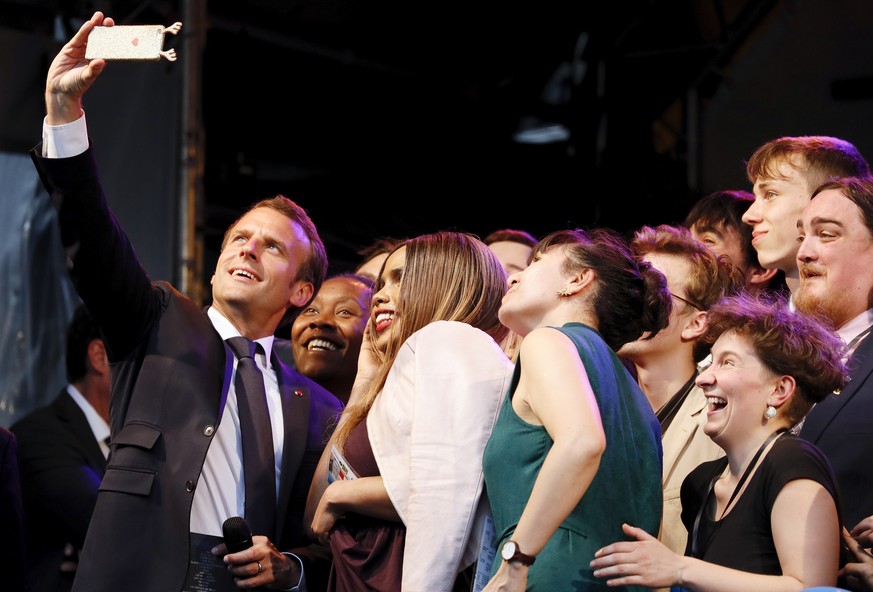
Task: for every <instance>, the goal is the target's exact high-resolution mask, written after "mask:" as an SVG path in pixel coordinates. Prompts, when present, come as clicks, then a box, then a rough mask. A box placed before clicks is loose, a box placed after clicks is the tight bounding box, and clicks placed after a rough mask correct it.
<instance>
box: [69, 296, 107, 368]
mask: <svg viewBox="0 0 873 592" xmlns="http://www.w3.org/2000/svg"><path fill="white" fill-rule="evenodd" d="M95 339H101V340H102V339H103V337H102V335H101V333H100V327H98V326H97V322H96V321H95V320H94V317H92V316H91V313H90V312H89V311H88V309H87V308H86V307H85V305H84V304H80V305H79V306H77V307H76V310H75V311H74V312H73V318H72V319H71V320H70V324H69V325H68V326H67V354H66V355H67V358H66V363H67V382H76V381H77V380H79V379H81V378H82V377H83V376H85V373H86V372H87V371H88V362H87V360H88V345H90V343H91V342H92V341H94V340H95Z"/></svg>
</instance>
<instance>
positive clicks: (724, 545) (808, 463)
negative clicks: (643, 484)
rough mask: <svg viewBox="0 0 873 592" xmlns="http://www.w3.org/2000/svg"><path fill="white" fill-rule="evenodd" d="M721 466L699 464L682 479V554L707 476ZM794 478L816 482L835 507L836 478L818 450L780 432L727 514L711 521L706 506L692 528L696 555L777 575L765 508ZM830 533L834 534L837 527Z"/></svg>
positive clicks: (779, 570) (709, 480) (709, 478)
mask: <svg viewBox="0 0 873 592" xmlns="http://www.w3.org/2000/svg"><path fill="white" fill-rule="evenodd" d="M726 465H727V458H725V457H722V458H719V459H716V460H713V461H708V462H704V463H701V465H700V466H698V467H697V468H696V469H694V470H693V471H692V472H691V473H689V474H688V476H687V477H686V478H685V480H684V481H683V482H682V489H681V498H682V522H683V524H685V527H686V528H687V529H688V532H689V537H688V546H687V547H686V549H685V554H686V555H691V554H692V553H691V549H692V544H693V540H692V537H693V533H694V522H695V519H696V518H697V514H698V511H699V510H700V506H701V504H703V503H706V501H707V494H708V492H709V488H710V484H711V483H712V482H713V479H714V478H715V477H716V476H717V475H720V474H721V473H722V471H723V470H724V468H725V466H726ZM795 479H811V480H813V481H816V482H818V483H820V484H821V485H822V486H823V487H824V488H825V489H826V490H827V491H828V492H829V493H830V494H831V497H833V498H834V502H835V503H836V507H837V508H839V507H840V505H839V492H838V490H837V484H836V479H835V478H834V474H833V470H832V469H831V466H830V463H829V462H828V460H827V458H826V457H825V456H824V454H823V453H822V452H821V451H820V450H819V449H818V448H816V446H815V445H814V444H811V443H810V442H807V441H806V440H802V439H799V438H796V437H794V436H792V435H790V434H784V435H783V436H782V437H780V438H779V439H778V440H777V441H776V443H775V444H774V445H773V447H772V448H771V449H770V451H769V453H767V455H766V456H765V457H764V458H763V460H762V461H761V463H760V465H759V466H758V470H757V471H755V474H754V475H752V476H751V477H750V478H749V482H748V486H747V487H746V490H745V491H744V492H743V493H742V495H739V496H738V497H737V499H736V501H735V502H734V504H733V509H731V510H730V512H729V513H728V514H727V516H725V517H724V518H723V519H722V520H721V521H717V520H715V519H714V517H713V516H712V510H711V509H708V510H706V511H704V512H703V515H702V516H701V517H700V523H699V526H698V532H697V538H698V541H699V542H698V549H699V550H698V556H699V558H700V559H702V560H704V561H708V562H710V563H715V564H718V565H722V566H725V567H730V568H733V569H739V570H742V571H746V572H750V573H757V574H764V575H781V574H782V567H781V565H780V564H779V557H778V555H777V554H776V547H775V546H774V544H773V532H772V530H771V528H770V513H771V511H772V509H773V504H774V503H775V501H776V496H778V495H779V492H780V491H782V488H783V487H785V485H786V484H787V483H788V482H790V481H793V480H795ZM817 536H824V533H817ZM834 536H835V537H839V532H836V533H834ZM837 540H839V539H837Z"/></svg>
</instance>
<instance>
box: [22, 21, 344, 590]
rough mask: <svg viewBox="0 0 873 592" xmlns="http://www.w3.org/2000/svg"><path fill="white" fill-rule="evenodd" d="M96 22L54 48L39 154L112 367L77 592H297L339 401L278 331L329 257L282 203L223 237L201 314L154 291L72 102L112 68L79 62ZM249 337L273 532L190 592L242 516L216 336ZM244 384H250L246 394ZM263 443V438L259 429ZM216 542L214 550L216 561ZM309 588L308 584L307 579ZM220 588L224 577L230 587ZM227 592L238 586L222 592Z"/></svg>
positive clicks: (158, 287) (245, 218)
mask: <svg viewBox="0 0 873 592" xmlns="http://www.w3.org/2000/svg"><path fill="white" fill-rule="evenodd" d="M113 24H114V23H113V21H112V19H109V18H107V19H104V17H103V14H102V13H100V12H97V13H95V14H94V16H93V17H92V18H91V19H90V20H89V21H88V22H86V23H85V24H84V25H82V27H81V28H80V30H79V31H78V32H77V33H76V35H74V36H73V38H72V39H71V40H70V41H69V42H68V43H67V44H66V45H65V46H64V47H63V48H62V50H61V52H60V53H59V54H58V56H57V57H56V58H55V59H54V61H53V62H52V64H51V66H50V68H49V73H48V77H47V80H46V107H47V114H46V119H45V126H44V129H43V139H44V141H43V143H42V145H41V146H38V147H37V148H35V149H34V151H33V159H34V163H35V164H36V167H37V170H38V171H39V173H40V177H41V178H42V180H43V183H44V185H45V186H46V188H47V189H48V190H49V193H50V194H51V195H52V200H53V202H54V203H55V204H56V205H57V207H58V216H59V222H60V229H61V238H62V242H63V244H64V246H65V247H66V248H67V250H68V255H69V257H70V260H71V263H72V267H71V277H72V279H73V282H74V285H75V286H76V289H77V291H78V292H79V295H80V296H81V297H82V300H83V301H84V302H85V304H86V305H87V306H88V309H89V310H90V311H91V312H92V314H93V315H94V317H95V318H96V320H97V322H98V324H99V325H100V328H101V330H102V333H103V339H104V343H105V344H106V350H107V353H108V355H109V360H110V364H111V368H112V395H111V405H110V428H111V434H112V452H111V453H110V456H109V461H108V464H107V467H106V474H105V475H104V477H103V481H102V483H101V486H100V493H99V494H98V498H97V505H96V507H95V509H94V514H93V516H92V519H91V525H90V527H89V530H88V535H87V537H86V539H85V545H84V548H83V550H82V553H81V555H80V562H79V569H78V573H77V575H76V580H75V582H74V584H73V590H74V591H87V592H103V591H107V592H109V591H112V592H117V591H118V590H125V591H128V592H140V591H143V592H145V591H149V592H151V591H155V592H173V591H178V590H183V589H186V588H187V589H194V588H196V589H197V590H203V589H204V585H206V584H209V582H207V581H206V580H209V578H212V580H211V582H212V584H211V585H206V588H205V589H216V588H217V587H221V583H219V582H218V580H219V579H221V578H223V577H224V576H226V575H227V573H226V571H230V573H231V574H232V575H233V576H234V577H236V578H238V579H240V580H242V581H243V585H245V586H246V587H250V586H270V587H271V588H273V589H293V590H296V589H298V588H301V589H302V587H303V585H304V584H305V581H304V579H302V578H301V572H302V571H303V569H302V565H301V562H300V561H299V560H298V559H297V558H296V556H291V555H288V554H284V553H280V552H279V551H278V550H277V547H278V548H279V549H293V548H295V547H298V546H300V545H305V544H307V542H308V541H307V540H306V539H305V531H304V529H303V525H302V515H303V506H304V504H305V499H306V492H307V491H308V488H309V483H310V481H311V476H312V472H313V470H314V467H315V465H316V464H317V462H318V458H319V456H320V454H321V451H322V450H323V448H324V443H325V441H326V438H327V436H328V434H329V430H330V428H331V426H332V425H333V422H334V421H335V419H336V417H337V415H338V414H339V412H340V411H341V407H342V405H341V403H340V402H339V401H338V400H337V399H336V398H335V397H333V396H332V395H331V394H330V393H329V392H327V391H326V390H324V389H322V388H321V387H319V386H318V385H317V384H316V383H314V382H312V381H310V380H308V379H306V378H305V377H303V376H302V375H300V374H298V373H296V372H295V371H293V370H292V369H290V368H289V367H288V366H286V365H285V364H283V363H281V361H280V360H279V359H278V358H277V357H276V356H275V355H273V352H272V343H273V334H274V333H275V331H276V329H277V327H278V326H279V324H280V323H282V322H287V321H288V320H290V319H291V318H293V316H294V315H295V314H296V313H297V312H298V311H299V309H300V308H301V307H303V306H305V305H306V304H307V303H308V302H309V301H310V300H311V299H312V297H313V295H314V294H315V292H316V291H317V290H318V288H319V287H320V286H321V283H322V282H323V281H324V277H325V275H326V272H327V254H326V251H325V248H324V244H323V243H322V241H321V239H320V237H319V236H318V232H317V231H316V228H315V225H314V224H313V223H312V220H310V218H309V216H308V215H307V214H306V212H305V210H303V209H302V208H301V207H299V206H298V205H297V204H295V203H294V202H292V201H291V200H289V199H288V198H286V197H284V196H276V197H274V198H272V199H268V200H263V201H261V202H258V203H256V204H254V206H252V208H250V209H249V210H248V211H247V212H246V213H244V214H243V215H242V216H241V217H240V218H239V219H238V220H237V221H236V222H234V223H233V224H232V225H231V227H230V228H229V229H228V231H227V233H226V234H225V237H224V240H223V243H222V251H221V254H220V255H219V258H218V262H217V264H216V269H215V272H214V275H213V277H212V304H211V306H210V307H209V308H208V310H207V312H206V314H204V313H203V311H202V310H201V309H200V307H199V306H198V305H196V304H195V303H194V302H192V301H191V300H190V299H188V298H187V297H185V296H184V295H182V294H181V293H179V292H178V291H177V290H175V289H174V288H173V287H172V286H171V285H169V284H167V283H166V282H154V283H153V282H151V281H150V280H149V277H148V275H147V274H146V272H145V271H144V270H143V269H142V267H141V265H140V264H139V262H138V260H137V258H136V254H135V253H134V249H133V247H132V245H131V244H130V242H129V240H128V239H127V237H126V235H125V234H124V232H123V231H122V229H121V228H120V227H119V225H118V223H117V221H116V220H115V218H114V216H113V215H112V212H111V211H110V210H109V208H108V205H107V201H106V197H105V195H104V194H103V190H102V187H101V185H100V181H99V175H98V173H97V170H96V166H95V163H94V155H93V153H92V150H91V148H90V146H89V142H88V137H87V129H86V128H85V121H84V117H83V111H82V96H83V95H84V93H85V92H86V91H87V89H88V88H89V87H90V86H91V84H92V83H93V82H94V80H95V79H96V78H97V77H98V76H99V74H100V73H101V72H102V70H103V68H104V67H105V66H106V62H105V61H104V60H102V59H93V60H90V61H89V60H86V59H85V57H84V56H85V46H86V44H87V39H88V35H89V33H90V32H91V30H92V29H93V28H94V27H95V26H100V25H103V26H111V25H113ZM238 336H243V337H246V338H248V339H251V340H254V341H255V342H257V344H258V346H259V347H260V348H262V349H261V353H256V354H255V356H254V358H255V362H256V363H257V366H258V367H259V369H260V370H261V372H262V375H263V378H262V380H263V383H264V384H263V386H264V389H265V391H266V399H267V401H266V402H267V405H268V408H269V420H270V422H269V423H270V425H262V426H260V428H261V431H262V432H266V433H267V434H270V435H271V436H272V448H273V452H274V455H275V467H276V471H275V475H276V478H275V479H271V480H272V481H273V482H270V483H263V486H262V489H261V490H260V493H263V492H265V491H268V489H266V488H273V487H275V491H274V492H273V493H274V494H275V498H276V499H277V504H276V508H275V515H276V519H275V525H271V526H269V527H268V528H266V529H265V530H272V531H273V536H271V537H267V536H263V534H262V532H255V533H254V535H256V536H254V537H253V543H254V544H253V546H252V547H250V548H248V549H245V550H243V551H239V552H236V553H231V554H228V555H225V556H224V558H223V561H224V562H226V563H227V566H226V568H225V566H223V565H221V564H220V559H219V565H218V569H217V570H216V571H215V572H214V573H213V574H211V575H210V576H209V578H206V580H203V581H198V582H193V583H191V585H190V586H189V585H186V578H189V577H190V573H189V569H194V568H195V567H196V566H193V565H192V564H191V563H190V561H189V559H190V560H196V559H201V560H202V561H204V562H207V563H208V561H206V559H204V557H203V554H202V553H200V550H201V549H202V546H199V545H200V544H201V543H200V542H201V541H203V540H206V541H215V542H216V543H218V542H220V541H221V538H220V537H221V534H222V530H221V527H222V524H223V521H224V520H226V519H227V518H228V517H231V516H237V515H243V514H244V512H245V513H246V514H247V508H246V504H245V501H246V498H247V497H252V498H253V497H254V496H249V492H248V491H246V486H245V482H244V480H243V475H244V469H245V467H244V466H243V465H244V463H243V460H242V452H241V451H242V450H243V439H242V435H241V431H240V412H239V409H240V408H239V407H238V406H237V402H238V401H243V400H244V399H243V398H242V397H239V398H238V396H237V395H238V394H240V393H239V391H240V390H241V389H239V388H238V387H237V385H236V381H235V379H234V376H235V375H236V374H237V366H238V364H237V361H236V359H235V356H234V354H233V353H232V352H231V350H230V348H229V346H228V344H227V343H226V341H225V340H227V339H230V338H233V337H238ZM250 385H251V383H250V382H247V383H246V387H245V389H242V390H244V391H245V393H246V395H247V397H248V392H249V387H250ZM260 435H263V434H260ZM223 551H224V547H223V545H220V544H218V545H216V546H215V548H214V552H215V553H219V554H221V553H222V552H223ZM303 578H305V573H304V574H303ZM224 584H225V585H226V584H227V582H226V581H224ZM230 585H231V586H233V582H230Z"/></svg>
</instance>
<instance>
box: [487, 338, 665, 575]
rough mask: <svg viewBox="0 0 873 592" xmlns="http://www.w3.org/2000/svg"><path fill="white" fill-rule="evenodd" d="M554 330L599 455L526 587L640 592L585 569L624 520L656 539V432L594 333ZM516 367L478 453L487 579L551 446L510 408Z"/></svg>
mask: <svg viewBox="0 0 873 592" xmlns="http://www.w3.org/2000/svg"><path fill="white" fill-rule="evenodd" d="M556 328H557V327H556ZM557 329H558V330H559V331H561V332H562V333H564V334H565V335H567V337H569V338H570V339H571V340H572V341H573V343H574V344H575V345H576V348H577V349H578V351H579V357H580V358H581V359H582V362H583V364H584V365H585V370H586V371H587V373H588V379H589V381H590V382H591V386H592V388H593V390H594V395H595V397H596V399H597V404H598V407H599V408H600V416H601V420H602V422H603V430H604V432H605V434H606V450H605V452H604V453H603V457H602V459H601V461H600V467H599V469H598V471H597V475H596V476H595V477H594V480H593V481H592V482H591V485H590V487H589V488H588V491H587V492H586V493H585V495H584V496H583V497H582V499H581V500H580V502H579V504H578V505H577V506H576V507H575V508H574V509H573V512H572V513H571V514H570V515H569V516H568V517H567V518H566V520H564V522H563V523H562V524H561V526H560V527H559V528H558V530H557V531H556V532H555V534H554V535H552V537H551V538H550V539H549V541H548V543H547V544H546V546H545V548H544V549H543V550H542V551H541V552H540V553H539V554H538V555H537V559H536V562H535V563H534V564H533V566H531V568H530V571H529V574H528V582H527V589H528V590H530V591H542V592H555V591H561V592H563V591H573V592H581V591H588V590H604V591H605V590H612V591H615V590H645V589H646V588H637V587H625V588H614V587H613V588H608V587H607V586H606V581H605V580H601V579H598V578H595V577H594V576H593V575H592V571H593V570H592V569H591V568H590V567H588V564H589V562H590V561H591V560H592V559H593V558H594V552H595V551H597V550H598V549H600V548H601V547H604V546H605V545H608V544H610V543H613V542H616V541H622V540H626V538H627V537H626V536H625V534H624V533H623V532H622V530H621V525H622V523H623V522H627V523H628V524H631V525H633V526H637V527H640V528H642V529H644V530H645V531H647V532H649V533H650V534H652V535H653V536H657V535H658V530H659V528H660V522H661V504H662V501H663V495H662V491H661V457H662V452H661V428H660V426H659V424H658V420H657V418H656V417H655V414H654V412H653V411H652V407H651V405H650V404H649V402H648V400H647V399H646V397H645V395H644V394H643V392H642V390H640V388H639V386H638V385H637V383H636V382H635V381H634V379H633V378H632V377H631V375H630V374H629V373H628V371H627V370H626V369H625V367H624V366H623V365H622V363H621V361H620V360H619V359H618V356H616V355H615V352H613V351H612V350H611V349H610V348H609V346H607V345H606V342H604V341H603V338H602V337H600V334H599V333H598V332H597V331H595V330H594V329H592V328H591V327H588V326H587V325H584V324H582V323H568V324H566V325H564V326H563V327H560V328H557ZM523 363H524V361H523V360H522V359H521V358H519V359H518V363H517V365H516V368H515V374H514V375H513V378H512V383H511V384H510V387H509V393H508V396H507V397H506V398H505V400H504V402H503V406H502V408H501V410H500V415H499V417H498V419H497V423H496V425H495V426H494V430H493V431H492V433H491V438H490V440H489V441H488V444H487V446H486V447H485V453H484V461H483V465H484V470H485V491H486V494H487V495H488V499H489V501H490V503H491V510H492V513H493V517H494V528H495V531H496V543H497V544H496V548H497V550H498V552H497V554H496V558H495V560H494V564H493V566H492V570H491V573H492V576H493V574H494V573H496V571H497V568H498V567H499V566H500V562H501V561H502V560H501V559H500V554H499V549H500V547H501V546H502V544H503V542H504V541H506V540H508V539H510V538H512V533H513V532H514V531H515V527H516V525H517V524H518V520H519V518H520V517H521V513H522V511H523V510H524V507H525V505H526V504H527V500H528V498H529V497H530V493H531V490H532V489H533V485H534V482H535V481H536V478H537V475H538V474H539V471H540V467H542V464H543V461H544V460H545V458H546V455H547V454H548V452H549V450H550V449H551V447H552V439H551V438H550V437H549V435H548V433H547V432H546V430H545V428H543V427H542V426H535V425H530V424H528V423H527V422H525V421H523V420H522V419H521V418H519V417H518V415H516V413H515V411H514V410H513V409H512V404H511V399H512V396H513V394H514V392H515V388H516V386H517V385H518V379H519V376H520V369H521V365H522V364H523ZM556 495H560V493H557V494H556ZM522 550H524V549H522Z"/></svg>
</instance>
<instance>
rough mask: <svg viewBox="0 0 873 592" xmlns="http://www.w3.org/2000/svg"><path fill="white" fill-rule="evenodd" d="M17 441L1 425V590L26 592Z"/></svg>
mask: <svg viewBox="0 0 873 592" xmlns="http://www.w3.org/2000/svg"><path fill="white" fill-rule="evenodd" d="M17 444H18V443H17V442H16V440H15V434H13V433H12V432H10V431H9V430H7V429H6V428H4V427H3V426H0V533H3V536H0V573H2V574H3V575H2V582H3V589H4V590H8V591H9V592H29V591H30V589H31V588H30V578H29V574H28V573H27V569H26V566H27V561H26V557H27V553H26V551H25V543H24V531H25V524H24V504H23V503H22V500H21V480H20V478H19V476H18V455H17V453H16V448H17Z"/></svg>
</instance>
